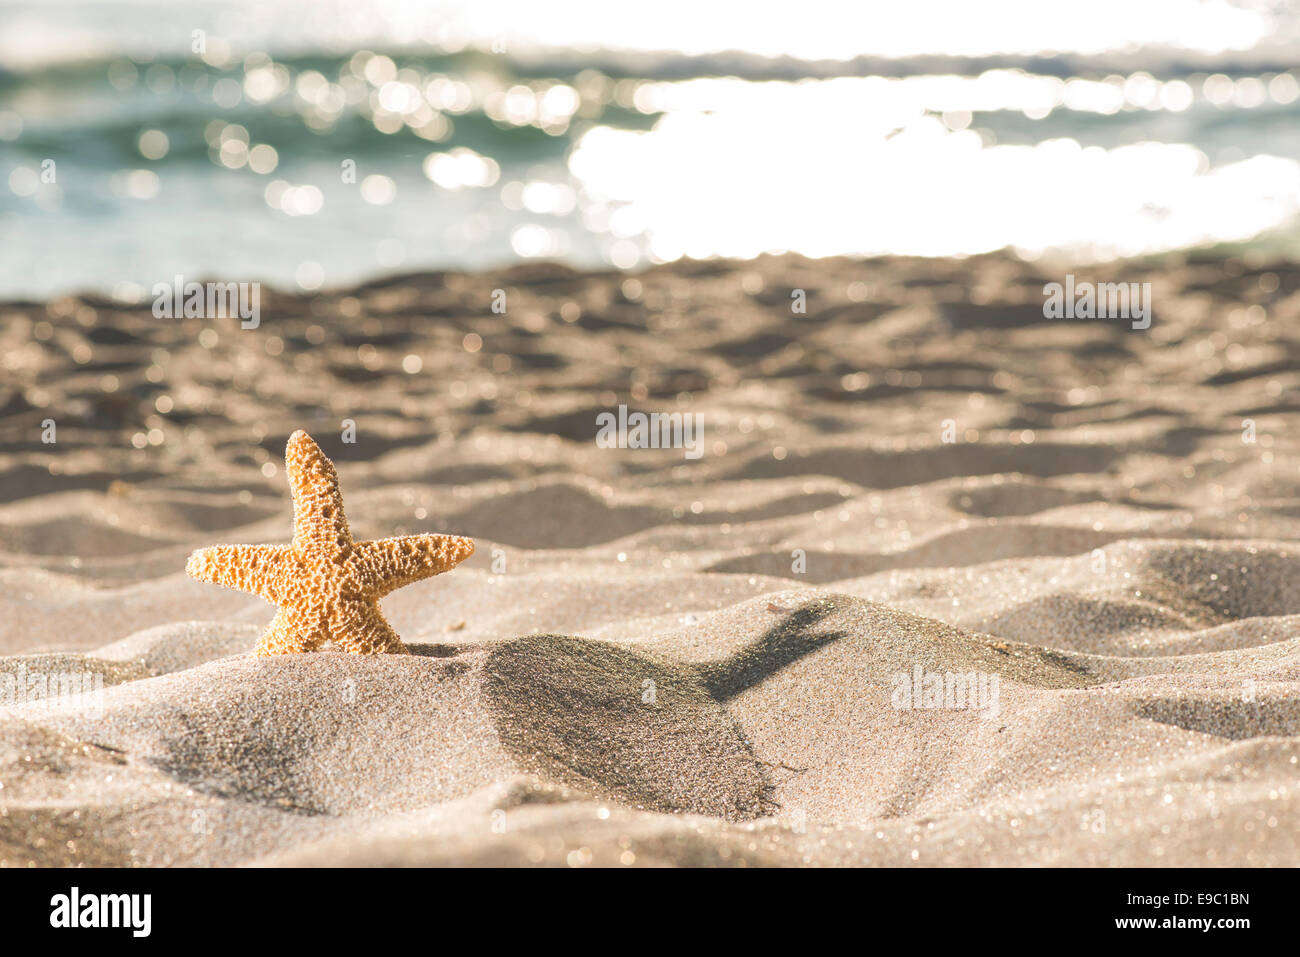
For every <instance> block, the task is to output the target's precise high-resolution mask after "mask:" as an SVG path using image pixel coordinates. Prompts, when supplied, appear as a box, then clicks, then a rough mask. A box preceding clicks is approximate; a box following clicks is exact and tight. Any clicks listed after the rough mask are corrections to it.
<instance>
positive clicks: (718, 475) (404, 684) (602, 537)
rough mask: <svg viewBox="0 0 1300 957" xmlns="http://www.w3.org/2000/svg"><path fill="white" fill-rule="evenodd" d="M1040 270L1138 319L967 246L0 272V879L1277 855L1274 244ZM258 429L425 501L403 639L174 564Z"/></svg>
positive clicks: (209, 518)
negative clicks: (1066, 294)
mask: <svg viewBox="0 0 1300 957" xmlns="http://www.w3.org/2000/svg"><path fill="white" fill-rule="evenodd" d="M1072 271H1073V272H1074V273H1076V274H1077V275H1078V277H1079V279H1080V280H1084V279H1092V280H1095V281H1125V282H1149V283H1151V287H1150V288H1151V301H1152V302H1153V303H1154V309H1153V316H1152V320H1151V324H1150V328H1148V329H1145V330H1143V329H1134V328H1132V326H1131V324H1130V323H1129V322H1127V321H1122V320H1087V319H1073V320H1065V319H1063V320H1049V319H1045V318H1044V315H1043V303H1044V293H1043V288H1044V285H1045V284H1046V283H1050V282H1060V281H1062V277H1063V274H1064V271H1063V270H1062V269H1054V268H1049V267H1048V266H1046V265H1043V264H1026V263H1024V262H1021V261H1019V260H1017V259H1014V258H1012V257H1010V256H1007V255H988V256H980V257H974V258H969V259H964V260H957V259H952V260H944V259H937V260H926V259H907V258H892V259H872V260H866V261H860V260H853V259H847V258H833V259H824V260H813V259H804V258H801V257H797V256H781V257H772V256H765V257H762V258H759V259H757V260H753V261H745V262H730V261H707V262H690V261H681V262H677V263H673V264H669V265H664V266H658V267H654V268H651V269H649V270H646V271H643V272H638V273H635V274H628V273H625V272H619V271H617V270H612V269H611V270H608V271H595V272H584V271H577V270H574V269H570V268H568V267H564V266H558V265H549V264H536V265H525V266H516V267H512V268H509V269H504V270H499V271H490V272H479V273H457V272H442V273H420V274H411V275H398V276H394V277H391V278H387V279H382V280H377V281H374V282H370V283H367V284H364V285H360V286H357V287H354V288H347V289H338V290H327V291H322V292H319V293H315V294H288V293H286V292H281V291H275V290H272V289H270V288H269V287H265V288H263V289H262V295H261V317H260V322H259V324H258V326H257V328H241V324H240V322H239V320H238V319H236V318H227V319H221V318H218V319H200V318H190V319H186V318H171V319H167V318H163V319H160V318H156V317H155V316H154V315H153V313H152V311H151V309H150V306H149V303H148V302H147V301H146V302H143V303H141V304H139V305H133V306H125V305H123V304H122V303H120V302H116V301H114V300H112V299H109V298H103V297H94V296H69V297H63V298H58V299H53V300H50V301H45V302H37V301H26V302H24V301H18V302H8V303H4V304H0V353H2V354H3V356H4V359H3V362H4V366H5V369H4V376H3V378H2V379H0V450H2V451H0V583H2V585H3V587H2V588H0V603H2V607H0V655H3V657H0V678H5V677H8V678H9V680H8V681H7V682H3V681H0V692H5V693H6V694H7V695H8V697H7V698H6V699H5V700H4V701H0V866H7V867H25V866H30V865H40V866H45V865H76V864H88V865H109V866H122V867H138V866H171V865H218V866H234V865H254V866H257V865H340V864H342V865H425V864H436V865H445V864H467V865H555V866H585V865H593V866H641V865H725V866H761V865H800V866H802V865H812V866H817V865H828V866H839V865H889V866H921V867H925V866H944V865H977V866H985V865H1034V866H1041V865H1049V866H1056V865H1076V866H1077V865H1089V866H1091V865H1095V866H1113V865H1127V866H1153V865H1162V866H1177V867H1205V866H1226V865H1273V866H1294V865H1296V864H1300V832H1297V830H1296V828H1295V827H1294V820H1295V814H1296V813H1297V810H1300V808H1298V806H1297V805H1298V804H1300V637H1297V631H1296V625H1297V622H1300V574H1298V572H1300V548H1297V546H1296V545H1295V541H1296V539H1297V538H1298V537H1300V430H1297V428H1296V425H1297V421H1298V420H1297V412H1300V406H1298V405H1297V402H1296V395H1297V389H1300V362H1298V360H1300V332H1298V331H1297V330H1300V324H1298V320H1300V271H1298V270H1296V269H1295V267H1294V266H1291V265H1278V264H1277V263H1269V262H1266V261H1262V260H1258V259H1252V260H1251V261H1244V260H1242V259H1239V258H1223V257H1219V258H1209V257H1207V258H1204V259H1199V260H1198V259H1195V258H1191V259H1189V258H1186V257H1178V256H1170V257H1168V258H1166V259H1164V260H1161V261H1159V262H1155V261H1152V262H1136V263H1127V264H1123V263H1121V264H1117V265H1109V266H1105V267H1097V268H1095V269H1091V270H1090V269H1087V268H1083V267H1075V268H1074V269H1073V270H1072ZM494 303H501V304H503V307H504V312H501V311H494V308H493V306H494ZM620 406H622V407H625V410H624V414H625V415H632V414H634V413H637V412H643V413H647V414H648V413H654V412H658V413H670V414H678V415H680V416H682V417H683V418H681V419H680V421H682V422H689V423H691V424H692V425H693V426H694V428H695V429H696V431H695V432H694V433H693V434H692V435H690V436H688V437H687V438H689V440H690V441H691V442H692V443H693V447H684V446H683V443H678V445H679V446H683V447H670V448H633V447H625V448H620V447H613V448H608V447H603V445H605V444H608V443H602V442H600V441H598V439H599V431H600V425H599V423H600V416H601V415H602V414H613V415H614V416H615V418H616V419H617V416H618V415H619V413H620ZM295 429H306V430H308V431H309V432H310V433H311V434H312V435H313V436H314V437H315V438H316V440H317V441H318V442H319V443H320V445H321V447H322V448H323V449H324V450H325V451H326V452H327V453H328V455H329V456H330V457H331V458H332V459H333V461H334V462H335V463H336V465H337V467H338V470H339V474H340V476H341V481H342V487H343V492H344V495H345V497H346V501H347V508H348V518H349V520H350V521H351V524H352V529H353V531H354V533H355V534H356V535H357V536H358V537H362V536H364V537H368V538H380V537H385V536H391V535H402V534H415V533H419V532H443V533H449V534H456V535H467V536H472V537H473V538H474V540H475V542H476V544H477V548H476V550H475V553H474V555H473V556H472V557H471V558H470V559H468V560H467V561H466V562H465V563H464V564H463V565H461V566H460V567H459V568H456V569H455V570H453V571H451V572H448V573H447V574H443V575H440V576H438V577H437V578H433V579H430V580H428V581H424V582H420V583H418V584H415V585H412V586H410V587H406V588H402V589H401V590H399V591H396V592H394V593H393V594H392V595H391V596H389V597H388V598H385V599H384V601H383V611H384V614H385V615H386V617H387V618H388V620H389V622H391V624H392V625H393V627H394V628H395V629H396V630H397V631H398V632H399V633H400V634H401V636H402V638H403V640H404V641H405V642H406V643H407V645H408V646H410V649H411V651H412V652H413V653H412V654H410V655H381V656H373V657H368V656H355V655H347V654H344V653H342V652H340V651H335V650H326V651H322V652H319V653H314V654H307V655H295V656H284V657H277V658H254V657H252V656H251V655H250V652H251V651H252V649H253V648H254V647H255V646H256V644H257V641H258V638H259V636H260V635H261V634H262V632H263V631H264V630H265V628H266V626H267V624H268V622H270V620H271V618H272V615H273V614H274V609H273V607H272V606H271V605H269V604H267V603H266V602H264V601H261V600H259V599H258V598H256V597H253V596H250V595H245V594H242V593H240V592H236V591H231V590H227V589H222V588H219V587H216V586H214V585H209V584H203V583H200V582H196V581H193V580H191V579H189V578H187V577H186V575H185V572H184V569H185V563H186V557H187V556H188V555H189V553H190V552H191V551H192V550H194V549H197V548H202V547H205V546H209V545H215V544H219V543H257V544H261V543H284V542H287V541H288V540H289V537H290V534H291V510H290V502H289V495H288V490H287V486H286V479H285V474H284V460H283V455H284V447H285V441H286V439H287V437H288V436H289V434H290V433H291V432H293V431H294V430H295ZM624 438H626V435H624ZM349 440H351V441H349ZM624 444H635V442H631V443H626V442H625V443H624ZM59 676H75V677H76V678H77V679H78V680H80V681H81V682H82V683H83V686H84V687H88V688H90V691H89V692H87V694H86V695H85V696H83V697H81V698H77V699H75V700H56V701H55V702H53V703H52V702H51V701H49V700H30V699H31V698H32V697H34V696H35V695H36V692H34V691H32V689H34V688H43V687H45V688H48V687H52V686H53V685H56V684H57V683H58V680H59ZM954 679H955V681H956V692H955V694H954V690H953V689H954ZM936 681H937V685H936V684H935V682H936ZM963 682H965V683H964V684H963ZM936 687H937V688H938V689H939V691H938V697H937V698H936V697H934V696H933V694H932V693H931V692H932V691H933V690H934V689H935V688H936ZM963 688H964V689H965V696H964V697H963ZM56 698H57V696H56Z"/></svg>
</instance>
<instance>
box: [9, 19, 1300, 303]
mask: <svg viewBox="0 0 1300 957" xmlns="http://www.w3.org/2000/svg"><path fill="white" fill-rule="evenodd" d="M0 21H2V22H3V29H0V224H2V228H3V235H4V237H5V242H4V246H5V251H4V254H3V259H2V261H0V296H4V297H7V298H14V297H33V298H36V297H45V296H51V295H58V294H65V293H69V292H77V291H96V292H101V293H106V294H111V295H113V296H114V297H115V298H117V299H118V300H120V301H122V302H127V303H129V302H134V301H143V300H144V299H145V298H147V295H146V294H147V291H148V289H149V288H150V287H151V285H152V284H153V283H155V282H159V281H170V279H171V277H172V276H173V275H175V274H182V275H184V276H185V277H186V278H187V279H191V278H221V279H226V280H235V281H252V280H260V281H264V282H269V283H272V284H274V285H276V286H278V287H280V288H284V289H288V290H314V289H318V288H322V287H327V288H328V287H337V286H342V285H346V284H349V283H354V282H356V281H359V280H363V279H366V278H369V277H373V276H376V275H382V274H385V273H392V272H398V271H411V270H415V269H421V268H431V267H438V268H458V269H475V268H487V267H494V266H500V265H506V264H510V263H512V262H516V261H520V260H528V259H537V258H544V259H555V260H560V261H564V262H568V263H571V264H573V265H575V266H579V267H590V266H608V265H611V264H612V265H614V266H616V267H619V268H623V269H632V268H637V267H641V266H645V265H648V264H652V263H659V262H667V261H672V260H675V259H679V258H681V257H696V258H707V257H713V256H724V257H741V258H744V257H751V256H756V255H758V254H761V253H763V252H782V251H792V252H798V253H803V254H806V255H809V256H827V255H836V254H880V253H897V254H915V255H922V256H948V255H968V254H974V253H980V252H986V251H991V250H996V249H1002V248H1010V249H1011V250H1013V251H1014V252H1015V253H1016V254H1018V255H1020V256H1022V257H1023V258H1026V259H1036V258H1039V257H1042V256H1044V255H1053V256H1060V257H1065V258H1067V259H1070V260H1074V261H1078V262H1097V261H1103V260H1108V259H1112V258H1115V257H1128V256H1135V255H1143V254H1147V253H1156V252H1163V251H1168V250H1178V249H1190V248H1209V249H1232V250H1234V251H1241V250H1242V249H1245V250H1247V251H1250V250H1260V251H1262V252H1263V253H1266V254H1268V255H1274V254H1277V253H1294V252H1295V251H1296V250H1297V245H1298V244H1297V242H1296V230H1295V223H1296V213H1297V207H1298V205H1300V200H1298V197H1300V123H1297V118H1298V117H1300V82H1298V80H1297V77H1298V76H1300V73H1298V72H1297V70H1296V69H1295V67H1294V65H1295V64H1296V63H1297V56H1296V53H1297V48H1298V47H1300V11H1297V8H1296V7H1295V5H1293V4H1290V3H1285V4H1284V3H1270V2H1247V0H1232V2H1229V0H1142V2H1138V3H1134V2H1131V0H1087V2H1084V0H1063V2H1058V3H1051V4H1044V3H1038V2H1031V0H989V2H983V3H978V4H973V3H967V2H962V0H956V2H942V0H928V2H909V3H855V4H841V3H836V2H822V0H805V2H801V3H799V4H798V5H797V6H796V7H792V5H790V4H788V3H779V4H778V3H751V4H747V5H745V7H744V8H743V12H737V9H736V8H729V7H728V8H726V9H723V8H722V7H721V5H720V6H719V7H718V8H711V7H710V6H709V5H702V4H699V3H697V2H688V0H661V2H658V3H656V4H653V5H647V6H644V7H641V8H639V9H636V10H632V11H629V8H626V7H623V6H621V5H610V4H608V3H602V2H598V0H567V2H547V3H526V2H522V0H497V2H481V0H473V2H470V0H436V2H426V0H347V2H337V3H332V2H322V0H256V2H243V0H232V2H223V3H208V2H197V3H195V2H180V0H176V2H171V0H142V2H120V0H119V2H112V3H109V2H85V0H78V2H62V0H35V2H31V0H0Z"/></svg>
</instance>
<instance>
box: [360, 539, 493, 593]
mask: <svg viewBox="0 0 1300 957" xmlns="http://www.w3.org/2000/svg"><path fill="white" fill-rule="evenodd" d="M353 549H354V551H353V556H352V561H353V562H354V563H355V567H356V569H357V574H358V577H359V578H361V579H362V580H363V581H364V582H365V583H366V585H367V586H368V588H367V594H368V595H369V597H371V598H382V597H383V596H384V595H387V594H388V593H389V592H391V591H394V590H396V589H398V588H401V587H402V586H403V585H409V584H411V583H412V582H418V581H420V580H421V579H424V578H431V577H433V576H434V575H438V574H441V573H442V572H445V571H450V570H451V569H453V568H455V567H456V566H457V565H459V564H460V563H461V562H463V561H464V560H465V559H467V558H469V556H470V555H472V554H474V540H473V539H472V538H462V537H461V536H459V535H405V536H403V537H401V538H381V539H378V540H377V541H373V542H357V543H356V545H354V546H353Z"/></svg>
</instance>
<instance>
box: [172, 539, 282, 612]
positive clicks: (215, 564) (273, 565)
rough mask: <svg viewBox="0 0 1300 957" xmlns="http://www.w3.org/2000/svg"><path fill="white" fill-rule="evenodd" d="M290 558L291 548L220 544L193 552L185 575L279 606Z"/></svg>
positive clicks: (186, 564) (186, 566)
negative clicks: (248, 594)
mask: <svg viewBox="0 0 1300 957" xmlns="http://www.w3.org/2000/svg"><path fill="white" fill-rule="evenodd" d="M288 558H289V546H288V545H216V546H214V547H212V548H200V549H199V550H198V551H196V552H194V553H192V554H191V555H190V558H189V561H187V562H186V563H185V572H186V574H187V575H189V576H190V577H191V578H196V579H198V580H199V581H201V582H212V583H213V584H216V585H225V586H226V587H227V588H238V589H239V590H240V591H246V592H249V593H250V594H253V595H259V596H261V597H262V598H265V599H266V600H267V601H269V602H271V603H272V604H279V602H280V600H281V598H282V597H283V595H282V594H281V591H282V585H281V583H282V582H283V580H284V572H285V569H286V566H287V564H288Z"/></svg>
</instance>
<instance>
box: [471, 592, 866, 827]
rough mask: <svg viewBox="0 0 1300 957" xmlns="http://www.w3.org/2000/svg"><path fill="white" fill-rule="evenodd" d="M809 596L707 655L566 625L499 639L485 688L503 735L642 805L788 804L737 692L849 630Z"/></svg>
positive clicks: (702, 810) (759, 811)
mask: <svg viewBox="0 0 1300 957" xmlns="http://www.w3.org/2000/svg"><path fill="white" fill-rule="evenodd" d="M831 610H832V608H831V607H829V606H827V605H826V603H825V602H821V603H816V604H811V603H810V604H809V605H805V606H804V607H802V608H799V609H797V610H796V611H795V612H794V613H793V614H791V615H789V616H788V617H787V618H786V619H785V620H784V621H782V622H781V623H780V624H779V625H777V626H775V627H774V628H772V629H770V630H769V631H767V632H766V633H765V634H764V635H763V636H762V637H760V638H759V639H758V640H756V641H755V642H753V643H752V644H750V645H748V646H746V647H745V648H744V649H743V650H742V651H740V652H738V653H737V654H736V655H733V656H732V657H731V658H728V659H727V660H726V661H724V662H721V663H718V664H714V665H706V666H702V667H700V666H695V665H689V664H684V663H682V662H677V661H673V660H671V659H668V658H665V657H662V656H658V655H655V654H651V653H648V652H645V651H642V650H640V649H635V650H634V649H629V648H627V647H624V646H621V645H613V644H608V643H606V642H601V641H593V640H589V639H584V638H574V637H569V636H565V635H528V636H525V637H520V638H516V639H514V640H512V641H508V642H506V643H504V644H502V645H499V646H497V647H496V648H494V649H493V650H492V652H491V653H490V654H489V656H488V659H487V662H486V664H485V675H486V680H485V690H486V692H487V698H488V702H489V706H490V707H491V709H492V713H493V717H494V719H495V723H496V727H497V733H498V737H499V738H500V740H501V743H502V745H503V747H505V749H506V750H507V752H509V753H510V754H511V755H512V756H513V757H514V758H515V760H516V761H518V762H519V764H520V765H521V766H522V767H523V768H525V769H526V770H528V771H531V772H533V773H537V774H540V775H543V776H545V777H549V778H551V779H553V780H556V781H558V782H560V783H563V784H568V785H571V786H575V787H578V788H580V789H585V790H589V791H595V792H596V793H597V794H608V795H612V796H613V797H615V798H617V799H618V800H620V801H623V802H624V803H628V804H630V805H632V806H634V807H642V808H647V809H650V810H661V811H686V812H691V813H696V814H707V815H712V816H716V817H723V818H726V819H729V820H747V819H752V818H756V817H762V816H764V815H767V814H771V813H772V812H773V811H774V810H776V808H777V804H776V803H775V801H774V800H773V798H772V792H773V785H772V782H771V781H770V779H769V777H768V774H767V770H766V767H765V765H764V764H763V762H761V761H760V760H759V759H758V757H757V756H756V755H755V754H754V752H753V749H752V748H751V747H750V745H749V742H748V741H746V740H745V736H744V734H743V733H742V732H741V730H740V728H739V727H738V726H737V725H736V723H735V720H734V719H733V718H732V716H731V715H730V714H729V713H728V711H727V709H726V707H725V704H724V703H725V702H726V701H727V700H728V699H729V698H732V697H734V696H735V695H737V694H739V693H740V692H741V691H743V690H744V689H746V688H749V687H752V686H753V685H755V684H757V683H759V682H761V681H762V680H763V679H765V678H766V677H768V676H770V675H772V674H774V673H776V672H777V671H779V670H780V669H781V668H783V667H785V666H786V665H788V664H790V663H791V662H793V661H796V660H798V659H799V658H801V657H802V656H804V655H806V654H808V653H809V652H811V651H813V650H815V649H816V648H818V647H821V646H822V645H824V644H827V643H828V642H831V641H834V640H836V639H837V638H840V637H842V635H843V633H841V632H834V633H823V634H812V635H810V634H808V630H809V628H811V627H812V626H813V625H815V624H816V623H817V622H818V621H820V620H821V619H822V618H824V617H825V616H826V615H827V614H829V613H830V611H831Z"/></svg>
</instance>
